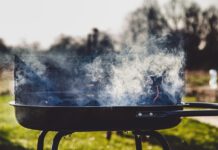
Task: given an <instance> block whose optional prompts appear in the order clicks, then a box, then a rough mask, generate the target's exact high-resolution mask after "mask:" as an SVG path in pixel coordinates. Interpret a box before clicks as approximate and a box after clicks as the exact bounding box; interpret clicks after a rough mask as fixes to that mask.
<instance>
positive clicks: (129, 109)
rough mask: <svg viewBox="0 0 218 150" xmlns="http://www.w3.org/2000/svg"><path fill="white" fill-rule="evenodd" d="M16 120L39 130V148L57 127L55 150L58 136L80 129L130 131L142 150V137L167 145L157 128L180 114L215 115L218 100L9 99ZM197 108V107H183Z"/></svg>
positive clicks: (172, 123) (175, 122)
mask: <svg viewBox="0 0 218 150" xmlns="http://www.w3.org/2000/svg"><path fill="white" fill-rule="evenodd" d="M11 105H13V106H14V107H15V114H16V118H17V120H18V122H19V123H20V124H21V125H22V126H24V127H26V128H29V129H35V130H41V131H42V133H41V135H40V136H39V138H38V147H37V149H38V150H43V143H44V138H45V136H46V133H47V132H49V131H56V132H57V134H56V136H55V137H54V140H53V145H52V150H57V149H58V145H59V142H60V140H61V138H62V137H63V136H65V135H68V134H71V133H74V132H81V131H133V134H134V135H135V142H136V149H137V150H142V144H141V138H142V137H143V136H145V135H151V136H154V137H155V138H156V139H157V140H159V142H160V143H161V145H162V146H163V149H164V150H169V149H170V147H169V145H168V142H167V141H166V139H165V138H164V137H163V136H162V135H161V134H160V133H158V132H157V131H156V130H159V129H167V128H172V127H174V126H176V125H178V124H179V123H180V121H181V117H188V116H218V104H215V103H182V104H179V105H167V106H166V105H163V106H160V105H158V106H152V105H151V106H111V107H102V106H97V107H96V106H84V107H79V106H33V105H21V104H16V103H15V102H12V103H11ZM184 108H200V110H196V109H194V110H190V109H188V110H184Z"/></svg>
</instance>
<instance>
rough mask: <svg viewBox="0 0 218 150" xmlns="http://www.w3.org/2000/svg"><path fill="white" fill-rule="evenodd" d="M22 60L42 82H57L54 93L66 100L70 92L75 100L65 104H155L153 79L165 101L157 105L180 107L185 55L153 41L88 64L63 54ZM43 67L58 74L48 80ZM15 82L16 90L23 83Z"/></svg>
mask: <svg viewBox="0 0 218 150" xmlns="http://www.w3.org/2000/svg"><path fill="white" fill-rule="evenodd" d="M20 57H21V59H22V60H23V61H24V62H25V63H26V64H27V65H29V66H30V67H31V68H32V70H34V72H35V73H36V74H37V75H38V76H39V77H41V78H42V79H43V82H44V80H49V77H54V78H53V80H55V81H54V82H58V83H55V84H51V85H54V87H58V88H59V89H57V90H60V89H62V90H63V89H64V90H65V91H55V92H57V93H61V92H63V93H64V92H65V93H67V94H68V95H69V93H71V96H72V95H73V98H72V99H69V98H68V100H69V101H71V102H73V103H76V104H77V105H87V104H89V102H91V101H93V100H95V101H96V102H97V103H98V104H99V105H101V106H136V105H142V104H143V105H152V104H155V103H154V102H155V100H153V99H151V97H152V96H151V95H155V94H156V93H155V92H157V91H154V88H156V87H153V86H154V81H153V80H152V78H151V77H163V81H162V82H161V87H162V88H163V89H162V90H163V91H161V92H164V93H165V95H167V98H166V97H164V98H163V99H162V100H161V102H160V103H161V104H169V101H170V104H178V103H180V102H181V96H182V94H183V93H182V92H183V86H184V80H183V77H182V75H181V74H182V71H183V66H184V52H183V50H182V49H180V48H179V47H178V48H177V49H166V48H161V47H160V46H157V45H156V43H155V39H152V40H149V41H147V43H145V44H144V45H133V46H129V47H127V48H125V49H124V50H121V51H120V52H119V53H107V54H104V55H100V56H96V57H95V58H94V59H93V58H91V59H90V58H89V56H86V57H82V56H69V55H65V54H61V53H59V54H52V53H48V54H47V55H44V56H40V55H37V54H35V53H32V54H28V55H22V56H20ZM84 60H85V61H84ZM46 63H49V65H50V66H52V67H55V68H57V70H58V71H59V72H58V73H55V72H54V73H50V74H49V75H48V73H49V72H48V66H47V64H46ZM53 74H54V75H53ZM47 75H48V76H47ZM59 75H60V78H58V76H59ZM29 76H31V75H29ZM17 77H18V78H17V79H16V81H15V82H16V85H17V88H19V86H20V85H23V84H25V83H26V80H25V76H22V75H19V74H17ZM19 78H20V79H19ZM18 79H19V80H18ZM30 79H31V78H30ZM57 79H58V81H57ZM51 80H52V79H51ZM52 82H53V81H52ZM52 82H51V83H52ZM49 83H50V81H49ZM59 85H61V87H59ZM49 86H50V85H49ZM27 92H28V91H27ZM53 92H54V91H53ZM21 93H22V92H21ZM52 96H54V95H52ZM52 96H50V97H52ZM57 97H58V95H55V98H56V99H57ZM60 99H62V98H61V97H60ZM167 101H168V102H167ZM51 102H52V101H51ZM41 104H42V103H41Z"/></svg>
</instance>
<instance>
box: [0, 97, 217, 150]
mask: <svg viewBox="0 0 218 150" xmlns="http://www.w3.org/2000/svg"><path fill="white" fill-rule="evenodd" d="M11 99H13V98H12V97H11V96H1V97H0V106H1V109H0V150H25V149H28V150H33V149H36V143H37V137H38V135H39V131H34V130H29V129H25V128H23V127H21V126H20V125H19V124H18V123H17V122H16V119H15V116H14V110H13V108H12V107H11V106H9V105H8V102H9V101H10V100H11ZM161 132H162V133H163V134H164V135H165V136H166V138H167V139H168V140H169V142H170V144H171V147H172V149H173V150H217V149H218V129H217V128H214V127H212V126H209V125H206V124H202V123H199V122H198V121H194V120H191V119H183V121H182V123H181V124H180V125H179V126H177V127H175V128H173V129H168V130H163V131H161ZM53 135H54V133H50V134H49V135H48V136H47V138H46V141H45V149H46V150H49V149H50V145H51V142H52V141H51V139H52V137H53ZM143 147H144V149H149V150H161V148H160V147H159V145H158V144H157V143H156V142H155V141H154V140H150V142H149V143H148V142H144V143H143ZM103 149H106V150H133V149H135V145H134V140H133V137H132V135H131V133H128V136H127V137H120V136H118V135H116V134H115V133H114V134H113V135H112V139H111V141H107V140H106V139H105V132H89V133H75V134H72V135H71V136H67V137H66V138H64V139H63V140H62V141H61V143H60V150H103Z"/></svg>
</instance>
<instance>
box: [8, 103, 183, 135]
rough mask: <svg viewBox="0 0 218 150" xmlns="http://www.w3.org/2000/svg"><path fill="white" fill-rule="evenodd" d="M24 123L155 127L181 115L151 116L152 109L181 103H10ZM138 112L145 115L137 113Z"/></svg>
mask: <svg viewBox="0 0 218 150" xmlns="http://www.w3.org/2000/svg"><path fill="white" fill-rule="evenodd" d="M11 105H13V106H14V107H15V114H16V118H17V121H18V122H19V124H21V125H22V126H23V127H26V128H29V129H36V130H49V131H62V130H63V131H64V130H68V131H69V130H70V131H114V130H116V131H119V130H126V131H129V130H131V131H132V130H158V129H166V128H171V127H174V126H176V125H178V124H179V123H180V121H181V120H180V117H177V116H176V117H174V116H171V117H166V116H165V117H163V116H161V115H160V116H158V115H156V116H154V115H153V112H156V114H157V112H162V111H167V112H171V111H172V112H173V111H176V110H182V106H180V105H175V106H173V105H172V106H130V107H128V106H113V107H99V106H98V107H93V106H85V107H77V106H30V105H20V104H15V103H14V102H12V103H11ZM141 114H148V116H143V117H140V115H141Z"/></svg>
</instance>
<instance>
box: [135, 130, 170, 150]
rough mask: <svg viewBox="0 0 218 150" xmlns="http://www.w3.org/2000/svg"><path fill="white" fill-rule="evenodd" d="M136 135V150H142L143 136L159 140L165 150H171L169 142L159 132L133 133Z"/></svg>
mask: <svg viewBox="0 0 218 150" xmlns="http://www.w3.org/2000/svg"><path fill="white" fill-rule="evenodd" d="M133 134H134V135H135V143H136V150H142V139H141V137H142V136H147V135H148V136H151V137H154V138H155V139H157V140H158V141H159V142H160V144H161V146H162V148H163V150H170V146H169V144H168V142H167V140H166V139H165V138H164V137H163V136H162V135H161V134H160V133H159V132H157V131H144V132H143V131H139V132H133Z"/></svg>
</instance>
